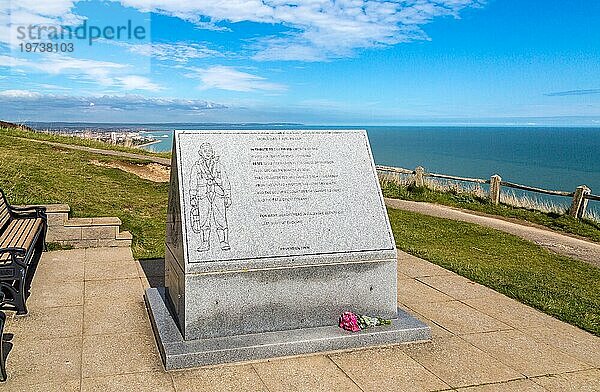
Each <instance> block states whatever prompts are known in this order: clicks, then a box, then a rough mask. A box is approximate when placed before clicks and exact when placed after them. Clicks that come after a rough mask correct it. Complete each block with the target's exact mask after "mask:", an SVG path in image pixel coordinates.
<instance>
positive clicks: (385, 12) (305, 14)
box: [115, 0, 486, 61]
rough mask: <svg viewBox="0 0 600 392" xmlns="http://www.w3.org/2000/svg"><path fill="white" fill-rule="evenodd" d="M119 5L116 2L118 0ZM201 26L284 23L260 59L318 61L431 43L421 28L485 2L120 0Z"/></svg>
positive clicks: (260, 44) (261, 48) (261, 45)
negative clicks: (419, 42)
mask: <svg viewBox="0 0 600 392" xmlns="http://www.w3.org/2000/svg"><path fill="white" fill-rule="evenodd" d="M115 1H117V0H115ZM118 1H120V2H121V4H123V5H125V6H130V7H135V8H138V9H140V10H143V11H153V12H159V13H163V14H167V15H171V16H175V17H179V18H182V19H185V20H189V21H191V22H195V23H198V24H202V23H206V22H207V20H208V22H209V23H212V24H213V25H214V24H218V23H219V22H222V21H227V22H234V23H235V22H241V21H250V22H257V23H271V24H280V25H283V26H286V27H288V28H289V29H290V30H289V32H288V34H287V35H285V36H278V37H266V38H259V39H258V40H257V42H256V43H255V45H254V49H255V50H256V51H257V53H256V54H255V56H254V59H256V60H303V61H317V60H324V59H328V58H335V57H347V56H351V55H352V54H353V53H354V51H355V50H356V49H361V48H373V47H381V46H387V45H394V44H397V43H400V42H407V41H412V40H422V39H427V35H426V34H425V32H424V31H423V30H422V29H421V26H423V25H424V24H427V23H429V22H431V21H432V20H433V19H434V18H436V17H443V16H452V17H455V18H458V17H459V12H460V11H461V10H463V9H464V8H467V7H478V6H481V5H482V4H484V2H485V1H486V0H397V1H387V0H295V1H294V0H228V1H208V0H205V1H198V0H180V1H172V0H118Z"/></svg>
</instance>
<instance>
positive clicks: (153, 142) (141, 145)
mask: <svg viewBox="0 0 600 392" xmlns="http://www.w3.org/2000/svg"><path fill="white" fill-rule="evenodd" d="M160 142H161V141H160V140H153V141H151V142H148V143H144V144H140V145H138V146H135V148H141V149H143V148H145V147H148V146H152V145H154V144H157V143H160Z"/></svg>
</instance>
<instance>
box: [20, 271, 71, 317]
mask: <svg viewBox="0 0 600 392" xmlns="http://www.w3.org/2000/svg"><path fill="white" fill-rule="evenodd" d="M38 272H39V271H38ZM40 275H41V274H40V273H36V275H35V277H34V278H33V282H32V284H31V295H30V296H29V298H28V299H27V307H28V309H29V310H30V311H32V310H35V309H44V308H54V307H60V306H79V305H83V276H82V278H81V280H80V281H72V282H58V283H56V282H54V283H49V282H47V281H44V280H43V278H40ZM50 287H51V288H52V289H51V290H49V288H50Z"/></svg>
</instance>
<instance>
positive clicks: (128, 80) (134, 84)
mask: <svg viewBox="0 0 600 392" xmlns="http://www.w3.org/2000/svg"><path fill="white" fill-rule="evenodd" d="M115 80H116V81H117V83H118V84H120V87H122V88H123V89H124V90H146V91H159V90H162V87H160V86H159V85H158V84H156V83H153V82H152V81H151V80H150V79H148V78H146V77H144V76H138V75H129V76H123V77H116V78H115Z"/></svg>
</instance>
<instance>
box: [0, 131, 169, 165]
mask: <svg viewBox="0 0 600 392" xmlns="http://www.w3.org/2000/svg"><path fill="white" fill-rule="evenodd" d="M0 136H11V137H21V138H26V139H34V140H44V141H48V142H56V143H63V144H71V145H75V146H84V147H91V148H99V149H102V150H114V151H121V152H128V153H133V154H140V155H148V156H157V157H162V158H170V157H171V153H170V152H152V151H148V150H145V149H143V148H133V147H124V146H117V145H114V144H109V143H104V142H101V141H98V140H91V139H84V138H81V137H69V136H61V135H54V134H50V133H42V132H33V131H28V130H25V129H21V128H5V127H0Z"/></svg>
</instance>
